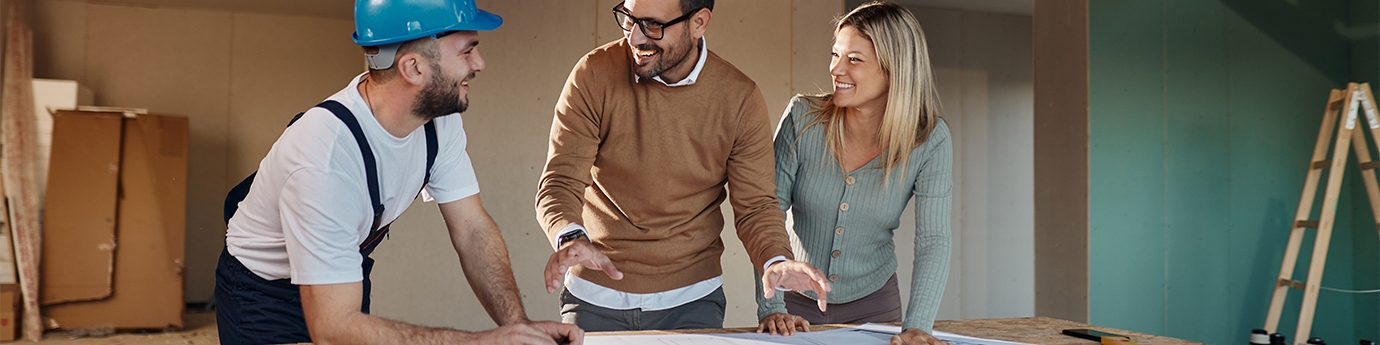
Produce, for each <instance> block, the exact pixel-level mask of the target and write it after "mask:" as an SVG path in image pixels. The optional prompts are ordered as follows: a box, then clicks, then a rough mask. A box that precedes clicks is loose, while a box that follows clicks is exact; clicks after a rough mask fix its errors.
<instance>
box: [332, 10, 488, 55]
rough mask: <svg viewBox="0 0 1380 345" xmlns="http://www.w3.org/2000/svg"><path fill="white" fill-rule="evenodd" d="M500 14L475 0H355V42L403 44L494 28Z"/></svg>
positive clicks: (364, 43)
mask: <svg viewBox="0 0 1380 345" xmlns="http://www.w3.org/2000/svg"><path fill="white" fill-rule="evenodd" d="M499 25H503V17H499V16H498V15H495V14H493V13H489V12H488V11H484V10H481V9H479V8H477V7H475V6H474V0H355V33H354V34H353V35H351V36H352V37H353V38H354V40H355V43H356V44H359V45H361V46H365V47H372V46H380V45H385V44H390V43H402V42H407V41H411V40H415V39H418V38H422V37H427V36H432V35H436V34H440V33H444V32H448V31H459V30H493V29H496V28H498V26H499Z"/></svg>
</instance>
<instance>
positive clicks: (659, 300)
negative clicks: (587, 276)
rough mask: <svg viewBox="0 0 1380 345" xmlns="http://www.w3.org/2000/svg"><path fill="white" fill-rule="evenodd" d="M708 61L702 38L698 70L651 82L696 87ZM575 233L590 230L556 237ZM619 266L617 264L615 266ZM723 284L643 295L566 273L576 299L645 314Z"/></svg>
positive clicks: (570, 228)
mask: <svg viewBox="0 0 1380 345" xmlns="http://www.w3.org/2000/svg"><path fill="white" fill-rule="evenodd" d="M708 58H709V47H707V46H706V45H705V39H704V38H703V37H701V38H700V59H699V62H696V63H695V69H693V70H691V71H690V75H689V76H686V77H685V79H681V80H680V81H678V82H675V83H669V84H668V83H666V81H665V80H662V79H661V76H655V77H652V80H656V81H657V82H660V83H662V84H664V85H666V86H670V87H677V86H687V85H693V84H695V81H696V80H697V79H699V77H700V71H701V70H703V69H704V61H705V60H707V59H708ZM633 82H634V83H640V82H642V77H639V76H638V75H637V73H633ZM575 231H584V232H585V233H589V232H588V231H585V227H584V226H581V225H579V224H570V225H567V226H566V227H565V228H564V229H561V232H560V233H559V234H558V235H557V237H560V235H565V234H568V233H571V232H575ZM559 249H560V248H557V250H559ZM781 261H786V257H785V256H780V255H778V256H776V257H773V258H771V259H770V260H767V263H766V264H765V265H763V266H762V271H763V272H765V271H766V270H767V267H770V266H771V265H772V264H774V263H777V262H781ZM617 265H618V264H617V263H614V266H615V267H616V266H617ZM723 284H724V277H723V276H722V275H719V276H716V277H713V278H709V279H705V280H702V281H699V282H697V283H694V284H690V285H688V286H685V287H681V288H676V289H672V290H668V291H662V292H654V293H645V294H643V293H630V292H623V291H618V290H614V289H611V288H608V287H604V286H601V285H599V284H595V283H593V282H590V281H588V280H584V279H582V278H580V277H578V276H575V275H574V274H570V273H569V272H567V273H566V274H565V288H566V290H569V291H570V294H572V295H575V297H578V298H579V299H581V300H584V301H585V302H589V303H590V304H593V305H596V306H599V307H603V308H608V309H617V310H628V309H641V310H644V311H656V310H666V309H671V308H675V307H679V306H681V305H684V304H686V303H690V302H694V301H696V300H699V299H701V298H704V296H709V294H711V293H714V290H718V289H719V287H720V286H723Z"/></svg>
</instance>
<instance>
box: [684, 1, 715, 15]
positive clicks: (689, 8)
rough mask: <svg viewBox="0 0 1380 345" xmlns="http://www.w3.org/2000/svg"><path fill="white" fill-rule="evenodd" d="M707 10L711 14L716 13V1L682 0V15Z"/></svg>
mask: <svg viewBox="0 0 1380 345" xmlns="http://www.w3.org/2000/svg"><path fill="white" fill-rule="evenodd" d="M701 8H707V9H709V11H710V12H713V11H714V0H680V11H681V13H690V12H694V11H699V10H700V9H701Z"/></svg>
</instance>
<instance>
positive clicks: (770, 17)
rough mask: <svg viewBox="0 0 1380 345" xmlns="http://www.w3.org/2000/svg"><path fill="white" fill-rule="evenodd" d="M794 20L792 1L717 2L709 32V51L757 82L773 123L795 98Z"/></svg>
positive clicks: (707, 33) (751, 0)
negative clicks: (792, 90)
mask: <svg viewBox="0 0 1380 345" xmlns="http://www.w3.org/2000/svg"><path fill="white" fill-rule="evenodd" d="M791 18H792V10H791V1H790V0H738V1H717V2H716V3H715V4H714V17H713V19H712V20H710V22H709V31H708V32H706V33H705V38H706V40H707V42H708V43H707V44H708V45H709V49H711V50H713V51H714V52H715V53H718V54H719V56H720V57H723V58H724V59H725V60H728V62H729V63H732V64H733V65H734V66H737V67H738V69H739V70H742V71H743V73H745V74H747V76H748V77H749V78H752V80H753V81H756V82H757V87H758V88H760V89H762V97H763V98H765V99H766V101H767V112H768V113H769V114H771V117H772V120H773V122H774V121H775V120H776V119H778V118H780V117H781V111H782V110H783V109H786V102H788V101H790V99H791V96H792V95H794V93H792V92H791V65H792V63H790V61H791V55H792V54H791V40H790V37H791Z"/></svg>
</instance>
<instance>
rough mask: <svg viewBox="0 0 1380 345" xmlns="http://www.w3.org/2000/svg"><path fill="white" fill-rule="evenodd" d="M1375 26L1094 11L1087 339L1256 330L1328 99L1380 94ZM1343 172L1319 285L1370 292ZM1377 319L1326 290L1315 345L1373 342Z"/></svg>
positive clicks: (1218, 338) (1226, 0) (1367, 7)
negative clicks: (1364, 89)
mask: <svg viewBox="0 0 1380 345" xmlns="http://www.w3.org/2000/svg"><path fill="white" fill-rule="evenodd" d="M1378 16H1380V9H1377V8H1376V5H1375V4H1374V1H1373V0H1365V1H1360V0H1357V1H1350V2H1348V1H1345V0H1332V1H1320V0H1312V1H1288V0H1203V1H1179V0H1161V1H1151V0H1138V1H1112V0H1091V1H1090V3H1089V35H1090V37H1089V51H1090V52H1089V58H1090V65H1089V84H1090V88H1089V89H1090V95H1089V98H1090V99H1089V107H1090V109H1089V146H1090V149H1089V150H1090V152H1089V170H1090V171H1089V173H1090V175H1089V243H1090V248H1089V285H1090V286H1089V305H1090V306H1089V309H1090V310H1089V312H1090V314H1089V317H1090V321H1091V323H1093V324H1096V325H1101V326H1109V327H1116V328H1123V329H1129V330H1133V331H1139V332H1146V333H1153V334H1161V335H1167V336H1172V337H1177V338H1183V339H1190V340H1195V341H1201V342H1206V343H1212V344H1230V343H1244V342H1246V340H1247V339H1246V336H1247V335H1248V334H1249V332H1250V330H1251V329H1253V328H1260V327H1261V326H1262V325H1263V324H1264V321H1265V314H1266V309H1267V308H1268V307H1269V299H1270V293H1271V286H1272V282H1273V280H1274V279H1275V277H1276V276H1277V275H1278V271H1279V265H1280V260H1281V259H1282V257H1283V252H1284V247H1285V245H1286V242H1287V240H1288V235H1289V226H1290V225H1289V224H1290V222H1291V218H1292V217H1293V213H1294V210H1295V208H1296V207H1297V203H1298V199H1299V194H1300V192H1301V191H1302V188H1303V182H1304V176H1305V174H1306V172H1307V171H1306V170H1305V169H1306V166H1307V162H1308V160H1309V159H1310V155H1311V152H1312V147H1313V144H1314V143H1315V142H1316V140H1317V137H1316V136H1317V131H1318V126H1319V125H1320V124H1321V120H1322V118H1321V115H1322V110H1323V108H1324V106H1325V104H1324V103H1326V100H1327V95H1328V90H1329V89H1330V88H1334V87H1338V88H1339V87H1344V86H1345V82H1346V81H1348V80H1360V81H1370V82H1373V83H1375V84H1376V85H1377V86H1380V78H1377V77H1376V76H1377V74H1380V73H1377V70H1380V57H1377V53H1376V51H1377V47H1380V45H1377V41H1376V40H1377V37H1375V36H1374V35H1373V34H1367V32H1371V31H1374V30H1376V27H1375V24H1376V22H1377V21H1376V18H1377V17H1378ZM1358 32H1360V33H1359V34H1358ZM1367 35H1370V36H1367ZM1367 37H1368V38H1367ZM1371 152H1373V153H1375V152H1378V151H1375V150H1372V151H1371ZM1352 160H1353V162H1352V163H1351V165H1350V169H1349V170H1348V175H1347V177H1346V179H1345V182H1344V183H1345V187H1346V188H1344V189H1343V193H1342V195H1341V198H1342V199H1341V200H1342V201H1341V205H1340V207H1339V211H1338V215H1337V222H1336V226H1335V229H1334V235H1333V240H1332V245H1331V250H1330V251H1329V253H1328V262H1327V270H1326V273H1327V274H1326V275H1325V277H1324V279H1323V285H1324V286H1329V287H1338V288H1351V289H1355V288H1375V287H1376V286H1377V285H1380V282H1377V281H1376V280H1377V278H1376V276H1377V273H1380V268H1377V261H1380V260H1378V259H1376V256H1377V254H1376V253H1377V249H1376V243H1377V242H1378V240H1377V239H1376V228H1375V226H1374V225H1373V224H1374V223H1375V221H1374V220H1373V218H1371V214H1370V211H1369V208H1368V205H1367V201H1366V196H1365V193H1364V189H1363V187H1362V185H1361V180H1360V179H1359V178H1358V175H1357V174H1356V171H1357V170H1356V169H1355V163H1354V159H1352ZM1317 199H1318V200H1319V202H1320V201H1321V200H1322V197H1321V196H1319V197H1318V198H1317ZM1314 214H1317V211H1316V210H1315V211H1314ZM1311 242H1312V241H1311V238H1309V239H1308V240H1307V241H1306V242H1305V243H1311ZM1309 255H1311V245H1306V246H1305V249H1304V250H1303V252H1302V253H1301V258H1303V259H1300V263H1299V265H1298V269H1297V270H1296V274H1295V277H1296V279H1303V278H1304V277H1305V276H1306V274H1307V259H1306V258H1307V257H1309ZM1300 300H1301V293H1297V292H1294V293H1292V294H1291V296H1290V301H1291V303H1289V305H1288V306H1286V309H1285V317H1284V322H1282V323H1281V325H1280V327H1279V329H1280V330H1281V331H1283V332H1282V333H1285V334H1286V335H1289V336H1290V340H1293V337H1292V333H1293V330H1294V327H1295V321H1294V319H1296V318H1297V315H1298V304H1299V301H1300ZM1377 309H1380V301H1377V299H1376V297H1375V296H1373V295H1369V296H1367V295H1351V294H1340V293H1335V292H1330V291H1323V292H1322V293H1321V294H1320V295H1319V301H1318V309H1317V310H1318V312H1317V317H1316V319H1315V321H1314V326H1313V330H1312V335H1313V336H1318V337H1323V338H1325V339H1327V340H1328V342H1329V343H1331V344H1355V343H1356V340H1357V339H1376V338H1378V337H1377V333H1380V332H1378V331H1377V329H1380V316H1377Z"/></svg>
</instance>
